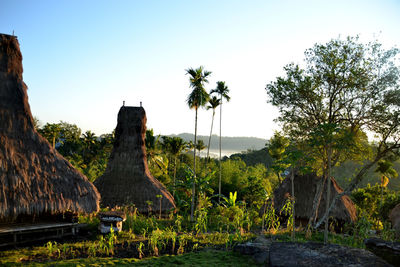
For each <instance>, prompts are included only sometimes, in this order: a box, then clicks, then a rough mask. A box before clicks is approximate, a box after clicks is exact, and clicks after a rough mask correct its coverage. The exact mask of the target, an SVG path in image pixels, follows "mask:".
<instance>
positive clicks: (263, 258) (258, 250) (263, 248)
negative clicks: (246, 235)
mask: <svg viewBox="0 0 400 267" xmlns="http://www.w3.org/2000/svg"><path fill="white" fill-rule="evenodd" d="M270 246H271V240H269V239H266V238H265V237H263V236H259V237H257V238H256V239H255V240H254V241H252V242H247V243H244V244H239V245H237V246H235V247H234V249H233V250H234V251H235V252H238V253H240V254H243V255H249V256H252V258H253V259H254V261H255V262H257V263H258V264H263V263H265V264H268V260H269V247H270Z"/></svg>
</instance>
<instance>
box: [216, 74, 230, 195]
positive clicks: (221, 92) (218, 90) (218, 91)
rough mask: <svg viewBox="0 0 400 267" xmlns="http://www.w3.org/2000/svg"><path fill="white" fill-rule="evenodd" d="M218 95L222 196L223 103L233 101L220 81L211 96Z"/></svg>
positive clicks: (219, 184) (219, 191)
mask: <svg viewBox="0 0 400 267" xmlns="http://www.w3.org/2000/svg"><path fill="white" fill-rule="evenodd" d="M214 93H216V94H218V95H219V99H220V102H221V103H220V105H219V180H218V181H219V183H218V194H219V195H221V175H222V170H221V168H222V167H221V151H222V139H221V138H222V102H223V99H225V100H226V101H227V102H229V100H230V99H231V98H230V96H229V95H228V93H229V89H228V86H226V85H225V82H221V81H218V82H217V88H215V89H213V90H211V94H214ZM219 200H220V199H219Z"/></svg>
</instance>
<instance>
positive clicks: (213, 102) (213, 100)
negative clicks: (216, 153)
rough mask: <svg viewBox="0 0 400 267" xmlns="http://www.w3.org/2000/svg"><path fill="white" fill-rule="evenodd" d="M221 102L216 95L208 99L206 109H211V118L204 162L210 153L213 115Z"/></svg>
mask: <svg viewBox="0 0 400 267" xmlns="http://www.w3.org/2000/svg"><path fill="white" fill-rule="evenodd" d="M220 104H221V99H218V98H217V97H216V96H213V97H211V98H210V100H208V106H207V109H212V111H213V113H212V118H211V129H210V137H209V138H208V146H207V157H206V159H207V160H206V162H207V161H208V157H209V155H210V146H211V136H212V130H213V124H214V116H215V109H216V108H217V107H218V106H219V105H220Z"/></svg>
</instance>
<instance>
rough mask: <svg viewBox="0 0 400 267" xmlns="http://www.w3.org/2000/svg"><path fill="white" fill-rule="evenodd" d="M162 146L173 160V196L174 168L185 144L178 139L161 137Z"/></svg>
mask: <svg viewBox="0 0 400 267" xmlns="http://www.w3.org/2000/svg"><path fill="white" fill-rule="evenodd" d="M163 144H164V145H163V146H164V148H165V149H166V151H168V153H170V154H171V155H172V157H173V160H174V177H173V186H174V188H173V195H174V196H175V187H176V168H177V162H178V158H179V156H180V154H181V153H182V151H183V150H185V148H186V145H187V144H186V142H185V141H184V140H183V139H182V138H180V137H168V136H163Z"/></svg>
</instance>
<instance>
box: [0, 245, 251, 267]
mask: <svg viewBox="0 0 400 267" xmlns="http://www.w3.org/2000/svg"><path fill="white" fill-rule="evenodd" d="M175 265H180V266H258V265H256V263H255V262H254V261H253V260H252V259H251V258H249V257H247V256H242V255H239V254H236V253H233V252H231V251H222V250H213V249H204V250H201V251H197V252H190V253H186V254H183V255H165V256H161V257H151V258H147V259H142V260H139V259H135V258H124V259H117V258H86V259H71V260H58V261H48V262H42V263H37V262H29V263H26V262H23V263H22V262H18V259H15V258H9V259H8V261H2V263H1V266H10V267H11V266H175Z"/></svg>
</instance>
